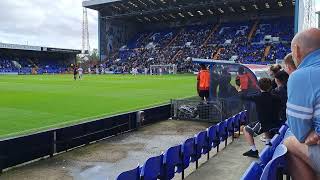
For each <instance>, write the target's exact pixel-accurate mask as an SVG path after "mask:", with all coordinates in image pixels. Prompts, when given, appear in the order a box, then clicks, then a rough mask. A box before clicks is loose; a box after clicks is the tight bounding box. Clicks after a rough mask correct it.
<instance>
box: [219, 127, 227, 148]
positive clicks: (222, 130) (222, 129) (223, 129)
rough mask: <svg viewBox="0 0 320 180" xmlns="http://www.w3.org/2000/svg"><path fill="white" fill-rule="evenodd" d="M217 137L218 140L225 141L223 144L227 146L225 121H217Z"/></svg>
mask: <svg viewBox="0 0 320 180" xmlns="http://www.w3.org/2000/svg"><path fill="white" fill-rule="evenodd" d="M219 138H220V142H222V141H225V146H227V144H228V142H227V139H228V131H227V121H222V122H220V123H219Z"/></svg>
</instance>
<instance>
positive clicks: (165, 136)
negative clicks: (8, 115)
mask: <svg viewBox="0 0 320 180" xmlns="http://www.w3.org/2000/svg"><path fill="white" fill-rule="evenodd" d="M209 126H210V124H208V123H200V122H191V121H175V120H168V121H162V122H159V123H156V124H153V125H150V126H147V127H144V128H142V129H140V130H139V131H134V132H130V133H127V134H123V135H120V136H117V137H113V138H110V139H107V140H104V141H100V142H98V143H94V144H91V145H88V146H85V147H82V148H78V149H75V150H73V151H70V152H67V153H63V154H60V155H57V156H55V157H53V158H49V159H45V160H41V161H38V162H34V163H31V164H29V165H26V166H23V167H19V168H15V169H12V170H9V171H7V172H4V173H3V174H1V175H0V180H106V179H115V178H116V176H117V175H118V174H119V173H121V172H123V171H125V170H129V169H132V168H134V167H136V166H137V165H138V163H139V164H140V165H142V164H143V163H144V162H145V160H146V159H148V158H149V157H152V156H156V155H159V154H160V153H161V152H162V151H165V150H166V149H168V148H169V147H171V146H173V145H176V144H179V143H181V142H182V141H184V140H185V139H187V138H189V137H192V136H194V134H195V133H197V132H199V131H202V130H205V129H206V128H207V127H209ZM192 166H193V165H192ZM193 167H194V166H193ZM192 170H193V169H192V168H190V170H189V172H188V173H190V172H192ZM178 178H179V175H178V176H177V177H176V179H178Z"/></svg>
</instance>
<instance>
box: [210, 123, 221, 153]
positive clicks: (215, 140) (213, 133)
mask: <svg viewBox="0 0 320 180" xmlns="http://www.w3.org/2000/svg"><path fill="white" fill-rule="evenodd" d="M218 129H219V126H217V125H214V126H211V127H209V128H208V129H207V133H208V134H207V137H208V144H209V145H208V150H209V151H211V149H212V148H215V147H218V145H219V143H220V139H219V134H218Z"/></svg>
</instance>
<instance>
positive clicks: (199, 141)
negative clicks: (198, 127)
mask: <svg viewBox="0 0 320 180" xmlns="http://www.w3.org/2000/svg"><path fill="white" fill-rule="evenodd" d="M207 134H208V133H207V131H201V132H199V133H198V134H197V135H196V136H195V146H196V168H198V160H199V159H200V158H201V155H202V154H208V155H209V141H208V137H207ZM208 159H209V156H208Z"/></svg>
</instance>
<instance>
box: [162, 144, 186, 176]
mask: <svg viewBox="0 0 320 180" xmlns="http://www.w3.org/2000/svg"><path fill="white" fill-rule="evenodd" d="M163 164H164V165H165V167H164V176H165V179H172V178H173V177H174V174H175V173H176V172H181V171H182V156H181V145H177V146H173V147H170V148H169V149H168V150H167V151H166V152H165V154H164V157H163Z"/></svg>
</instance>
